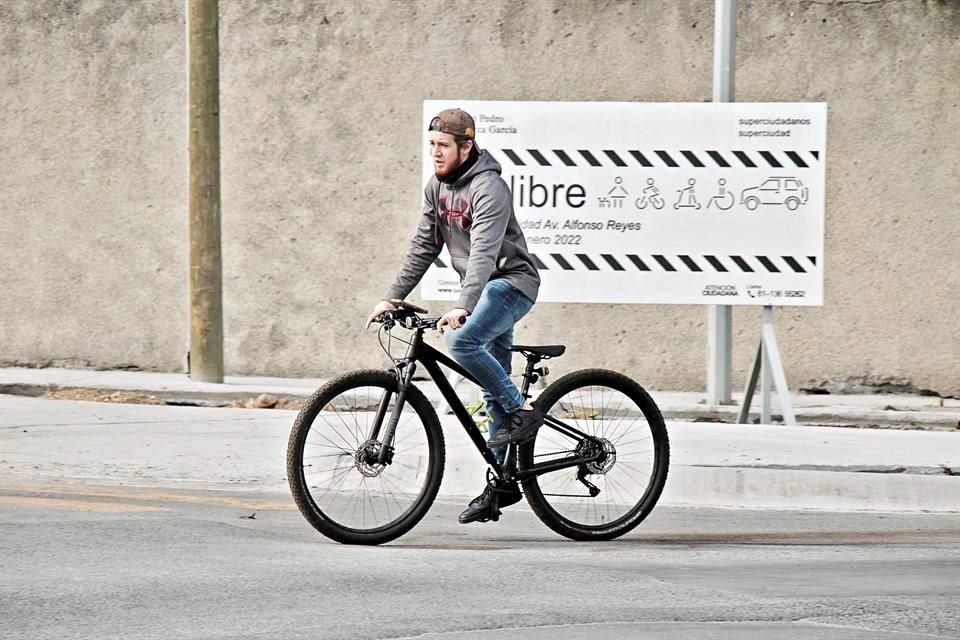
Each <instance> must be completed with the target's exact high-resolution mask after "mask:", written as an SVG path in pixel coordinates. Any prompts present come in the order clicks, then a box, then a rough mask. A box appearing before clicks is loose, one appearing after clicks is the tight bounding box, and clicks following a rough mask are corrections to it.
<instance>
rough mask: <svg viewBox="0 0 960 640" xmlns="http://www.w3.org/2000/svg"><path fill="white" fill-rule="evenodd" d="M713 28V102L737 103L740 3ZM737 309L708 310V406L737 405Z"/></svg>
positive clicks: (719, 7) (722, 12) (721, 4)
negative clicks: (734, 349) (734, 350)
mask: <svg viewBox="0 0 960 640" xmlns="http://www.w3.org/2000/svg"><path fill="white" fill-rule="evenodd" d="M713 15H714V27H713V101H714V102H733V100H734V76H735V70H736V53H735V51H736V38H737V0H716V5H715V8H714V12H713ZM732 334H733V307H732V306H730V305H710V306H708V307H707V404H709V405H722V404H733V399H732V396H731V377H732V374H731V372H732V370H733V357H732V343H733V338H732Z"/></svg>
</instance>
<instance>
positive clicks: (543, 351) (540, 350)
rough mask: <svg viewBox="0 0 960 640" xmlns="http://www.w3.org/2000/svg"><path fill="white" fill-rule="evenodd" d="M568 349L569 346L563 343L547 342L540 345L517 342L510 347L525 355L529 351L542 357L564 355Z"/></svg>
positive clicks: (511, 349)
mask: <svg viewBox="0 0 960 640" xmlns="http://www.w3.org/2000/svg"><path fill="white" fill-rule="evenodd" d="M566 350H567V348H566V347H565V346H564V345H562V344H545V345H542V346H539V347H531V346H529V345H522V344H515V345H513V346H512V347H510V351H519V352H521V353H523V354H524V355H526V354H528V353H529V354H533V355H535V356H540V357H541V358H556V357H557V356H562V355H563V352H564V351H566Z"/></svg>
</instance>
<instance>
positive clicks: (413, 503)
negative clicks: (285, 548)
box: [287, 370, 444, 544]
mask: <svg viewBox="0 0 960 640" xmlns="http://www.w3.org/2000/svg"><path fill="white" fill-rule="evenodd" d="M397 390H398V384H397V378H396V376H394V375H393V374H392V373H390V372H387V371H380V370H363V371H355V372H352V373H347V374H344V375H342V376H340V377H337V378H334V379H333V380H331V381H330V382H328V383H327V384H325V385H323V386H322V387H321V388H320V389H319V390H317V392H316V393H315V394H314V395H313V396H312V397H311V398H310V399H309V400H307V402H306V404H305V405H304V407H303V409H302V410H301V411H300V414H299V415H298V416H297V419H296V422H295V423H294V425H293V430H292V431H291V433H290V441H289V443H288V445H287V481H288V482H289V484H290V490H291V492H292V493H293V498H294V500H295V501H296V503H297V507H298V508H299V509H300V512H301V513H302V514H303V516H304V517H305V518H306V519H307V521H308V522H310V524H311V525H313V527H314V528H315V529H317V530H318V531H319V532H320V533H322V534H324V535H325V536H327V537H329V538H331V539H333V540H336V541H337V542H342V543H344V544H381V543H384V542H389V541H390V540H393V539H395V538H397V537H399V536H401V535H403V534H404V533H406V532H407V531H409V530H410V529H411V528H412V527H413V526H414V525H415V524H416V523H417V522H419V521H420V519H421V518H423V516H424V515H426V513H427V510H428V509H429V508H430V505H431V504H432V503H433V500H434V498H436V496H437V490H438V489H439V488H440V481H441V479H442V477H443V463H444V443H443V431H442V430H441V428H440V421H439V419H438V418H437V414H436V411H434V409H433V407H432V406H431V405H430V402H429V401H428V400H427V398H426V397H425V396H424V395H423V393H422V392H421V391H420V390H419V389H417V388H416V387H413V386H411V387H410V388H409V389H408V391H407V396H406V400H405V402H404V406H403V408H402V411H401V413H400V422H399V423H398V424H397V429H396V435H395V437H394V441H393V451H392V452H389V455H388V457H387V460H386V462H385V463H381V462H379V452H380V449H381V447H382V442H381V441H380V439H381V438H382V437H383V436H384V431H386V424H387V423H388V422H389V420H390V416H391V412H392V410H393V408H394V405H395V404H396V398H397ZM378 415H380V416H381V417H380V419H379V422H380V423H381V424H380V425H379V428H378V426H376V423H377V422H378V419H377V416H378Z"/></svg>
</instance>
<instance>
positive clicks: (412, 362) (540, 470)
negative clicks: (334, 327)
mask: <svg viewBox="0 0 960 640" xmlns="http://www.w3.org/2000/svg"><path fill="white" fill-rule="evenodd" d="M423 331H424V329H422V328H418V329H416V330H415V331H414V334H413V339H412V340H411V341H410V342H409V346H408V347H407V353H406V355H405V356H404V357H403V358H401V359H398V360H395V363H396V365H397V369H398V370H399V372H400V379H399V383H400V384H399V391H398V394H397V402H396V404H395V407H394V410H393V413H392V415H391V416H390V422H389V423H388V425H387V428H386V430H385V432H384V437H383V440H382V442H384V443H390V442H392V441H393V435H394V432H395V430H396V428H397V423H398V422H399V421H400V410H401V409H402V407H403V402H404V400H405V399H406V395H407V389H409V387H410V385H411V384H412V383H413V374H414V372H415V371H416V368H417V363H418V362H419V363H421V364H423V366H424V367H425V368H426V370H427V373H428V374H430V378H431V379H432V380H433V382H434V384H436V385H437V388H438V389H439V390H440V393H441V395H442V396H443V399H444V400H446V402H447V404H448V405H449V406H450V409H451V410H453V413H454V415H455V416H456V417H457V420H459V421H460V424H461V425H462V426H463V429H464V431H466V432H467V436H469V438H470V440H471V441H472V442H473V445H474V446H475V447H476V448H477V451H479V452H480V455H481V456H483V459H484V460H485V461H486V462H487V464H489V465H490V467H491V468H492V469H493V470H494V473H495V474H496V475H497V476H498V477H500V478H504V477H505V474H504V471H505V470H504V468H503V466H502V465H501V464H500V463H499V462H497V459H496V456H494V455H493V452H492V451H491V450H490V449H489V448H487V443H486V440H484V437H483V434H482V433H481V432H480V429H479V428H478V427H477V424H476V422H474V420H473V416H471V415H470V412H469V411H467V408H466V407H464V406H463V402H461V400H460V398H459V396H457V393H456V391H454V389H453V386H452V385H451V384H450V382H449V381H448V380H447V378H446V376H445V375H443V370H442V369H441V368H440V365H443V366H445V367H447V368H448V369H450V370H452V371H454V372H456V373H457V374H459V375H461V376H463V377H464V378H466V379H467V380H469V381H470V382H472V383H473V384H475V385H477V386H478V387H481V388H483V385H482V384H480V382H479V381H478V380H477V379H476V378H475V377H474V376H473V375H472V374H471V373H470V372H469V371H467V370H466V369H464V368H463V367H462V366H460V365H459V364H458V363H457V362H455V361H454V360H453V359H452V358H450V357H449V356H447V355H446V354H444V353H441V352H440V351H438V350H436V349H434V348H433V347H432V346H430V345H429V344H427V343H425V342H424V341H423ZM537 362H539V358H535V357H533V358H530V357H528V359H527V368H526V372H525V373H524V381H523V387H522V389H521V393H522V394H523V396H524V397H527V398H529V397H530V396H529V395H528V391H529V387H530V380H531V375H532V374H533V368H534V366H535V365H536V364H537ZM389 405H390V393H389V392H387V393H385V394H384V397H383V398H382V399H381V402H380V406H379V408H378V410H377V418H376V420H375V421H374V432H373V433H372V434H371V435H370V438H371V439H372V440H375V439H376V438H377V437H378V435H379V431H380V425H381V424H382V419H383V418H384V417H385V415H386V412H387V409H388V408H389ZM544 424H545V426H546V425H549V426H550V427H552V428H554V429H556V430H557V431H559V432H561V433H563V434H564V435H567V436H569V437H571V438H576V439H581V440H588V441H590V442H592V443H595V444H597V445H601V446H599V447H598V448H597V453H595V454H594V455H589V456H584V455H573V456H570V457H566V458H562V459H560V460H551V461H549V462H543V463H540V464H535V465H533V466H532V467H530V468H528V469H523V470H521V471H516V472H515V473H511V476H512V478H511V479H515V480H526V479H528V478H532V477H534V476H538V475H541V474H544V473H548V472H551V471H558V470H560V469H566V468H569V467H576V466H578V465H582V464H588V463H590V462H594V461H596V460H599V459H600V458H601V457H602V456H603V448H602V443H601V442H600V441H599V440H597V439H596V438H594V437H593V436H590V435H588V434H586V433H584V432H582V431H580V430H579V429H576V428H574V427H571V426H570V425H568V424H566V423H564V422H563V421H561V420H558V419H556V418H554V417H553V416H549V415H548V416H545V421H544ZM514 447H515V445H513V444H511V445H510V448H511V449H513V448H514ZM388 449H389V447H382V448H381V450H380V452H379V459H380V462H381V463H385V462H387V458H388V457H389V452H388ZM512 458H513V456H512V455H509V454H508V457H507V461H510V460H511V459H512ZM511 466H515V465H511ZM511 471H512V469H511Z"/></svg>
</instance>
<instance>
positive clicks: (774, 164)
mask: <svg viewBox="0 0 960 640" xmlns="http://www.w3.org/2000/svg"><path fill="white" fill-rule="evenodd" d="M760 155H761V156H763V159H764V160H766V161H767V164H769V165H770V166H771V167H773V168H774V169H783V165H782V164H780V161H779V160H777V159H776V158H774V157H773V154H772V153H770V152H769V151H761V152H760Z"/></svg>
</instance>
